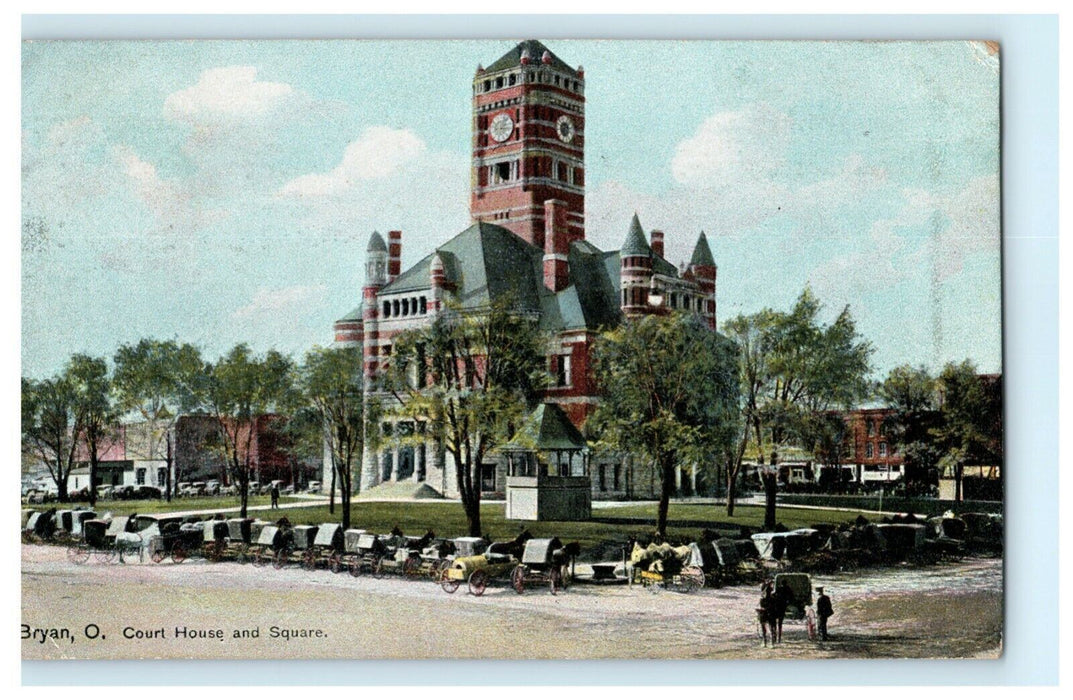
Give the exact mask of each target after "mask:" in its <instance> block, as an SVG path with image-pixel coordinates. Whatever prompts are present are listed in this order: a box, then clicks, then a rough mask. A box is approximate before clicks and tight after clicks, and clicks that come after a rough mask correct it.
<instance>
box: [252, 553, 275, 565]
mask: <svg viewBox="0 0 1073 700" xmlns="http://www.w3.org/2000/svg"><path fill="white" fill-rule="evenodd" d="M270 559H271V557H270V556H269V555H268V552H266V551H265V550H263V549H258V550H257V551H256V552H253V553H252V554H251V555H250V562H251V563H252V564H253V565H254V566H256V567H262V566H264V565H265V564H267V563H268V562H269V560H270Z"/></svg>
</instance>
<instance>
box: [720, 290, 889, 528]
mask: <svg viewBox="0 0 1073 700" xmlns="http://www.w3.org/2000/svg"><path fill="white" fill-rule="evenodd" d="M822 309H823V306H822V304H821V303H820V302H819V300H818V299H817V298H816V296H815V295H814V294H813V293H812V290H811V289H809V288H808V287H806V288H805V289H804V291H802V292H801V294H800V295H799V296H798V298H797V301H796V303H795V304H794V307H793V308H792V309H791V310H790V312H789V313H786V312H779V311H773V310H771V309H764V310H762V311H760V312H758V313H756V314H753V315H751V316H739V317H737V318H735V319H731V321H729V322H728V323H727V324H726V326H725V328H726V329H727V330H728V335H729V336H730V338H731V339H732V340H734V341H735V342H737V343H738V344H739V347H740V348H742V351H741V352H740V354H739V357H740V358H741V360H740V361H741V367H740V369H739V373H738V375H739V381H740V382H741V385H742V386H741V389H742V390H741V395H742V397H743V400H744V404H743V409H742V413H743V414H744V416H745V417H746V421H747V422H748V423H751V427H752V431H751V433H752V441H753V442H752V445H753V448H754V451H755V453H756V455H757V463H758V464H761V465H763V464H764V463H765V454H766V455H767V462H768V464H769V466H768V468H766V469H761V472H760V475H761V480H762V482H763V484H764V490H765V495H766V510H765V517H764V523H765V527H769V528H770V527H774V526H775V499H776V495H777V479H778V455H779V452H781V451H785V449H786V448H788V447H791V446H794V445H798V446H800V445H801V444H813V445H814V444H815V441H816V436H815V434H814V432H813V431H814V429H815V427H816V426H817V425H820V424H821V416H822V415H823V414H825V413H827V412H828V411H830V410H832V409H834V408H836V407H841V408H848V407H849V406H850V405H852V404H853V403H854V402H856V401H858V400H859V399H861V398H863V397H864V396H867V395H868V393H869V390H870V386H869V383H868V379H867V377H868V374H869V372H870V369H871V368H870V358H871V355H872V352H873V349H872V345H871V343H869V342H867V341H866V340H864V339H863V338H862V337H861V336H860V334H859V333H858V332H857V327H856V323H855V321H854V320H853V317H852V315H851V314H850V312H849V308H848V307H847V308H844V309H843V310H842V312H841V313H839V315H838V316H837V317H836V318H835V320H834V322H832V323H831V324H829V325H824V324H823V323H821V322H820V320H819V316H820V312H821V311H822ZM739 437H740V439H741V440H742V443H740V444H739V446H738V450H737V454H738V455H741V456H744V454H745V453H746V451H747V446H748V441H749V440H750V430H749V429H748V426H746V427H745V428H744V429H743V430H742V431H741V433H740V436H739ZM738 460H739V467H740V460H741V457H739V458H738ZM728 511H729V512H732V509H731V507H730V499H728Z"/></svg>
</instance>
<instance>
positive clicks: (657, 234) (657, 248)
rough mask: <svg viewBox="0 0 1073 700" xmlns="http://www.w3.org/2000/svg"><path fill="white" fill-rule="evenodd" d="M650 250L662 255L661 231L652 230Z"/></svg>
mask: <svg viewBox="0 0 1073 700" xmlns="http://www.w3.org/2000/svg"><path fill="white" fill-rule="evenodd" d="M652 252H653V253H655V254H656V255H658V256H660V257H661V258H662V257H663V231H657V230H655V229H653V230H652Z"/></svg>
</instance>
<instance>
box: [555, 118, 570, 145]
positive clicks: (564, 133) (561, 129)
mask: <svg viewBox="0 0 1073 700" xmlns="http://www.w3.org/2000/svg"><path fill="white" fill-rule="evenodd" d="M555 133H556V134H558V136H559V140H560V141H562V142H563V143H570V142H571V141H573V140H574V122H572V121H570V117H568V116H566V115H565V114H564V115H563V116H561V117H559V121H557V122H555Z"/></svg>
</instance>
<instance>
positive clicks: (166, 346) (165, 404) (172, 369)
mask: <svg viewBox="0 0 1073 700" xmlns="http://www.w3.org/2000/svg"><path fill="white" fill-rule="evenodd" d="M112 361H113V362H114V364H115V372H114V375H113V384H114V388H115V395H116V400H117V403H118V407H119V409H120V410H122V411H123V412H136V413H137V414H138V415H139V416H141V418H142V420H143V421H145V424H146V429H147V431H148V436H149V445H148V449H149V456H150V457H153V458H156V457H158V456H159V455H160V454H161V453H163V454H164V455H165V460H166V462H167V469H166V472H167V476H166V477H165V478H166V479H167V482H166V484H165V488H164V494H165V496H166V498H167V499H168V500H169V501H170V500H171V497H172V494H173V492H174V483H173V478H172V471H173V469H172V464H173V462H174V456H173V454H172V449H171V434H172V431H173V430H174V429H175V423H176V421H177V420H178V419H179V416H181V415H182V414H183V413H186V412H188V411H190V410H192V409H193V408H194V407H195V406H196V405H197V403H196V397H195V395H194V391H195V388H196V387H197V385H198V384H199V383H200V382H201V381H202V378H201V377H200V376H199V375H200V373H201V372H202V371H203V370H204V362H203V361H202V359H201V353H200V351H199V350H198V349H197V348H196V347H194V346H193V345H190V344H188V343H182V344H180V343H178V342H176V341H174V340H154V339H151V338H144V339H142V340H139V341H138V342H137V343H136V344H124V345H121V346H120V347H119V349H118V350H117V351H116V353H115V357H114V358H113V360H112ZM176 480H181V479H176Z"/></svg>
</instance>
